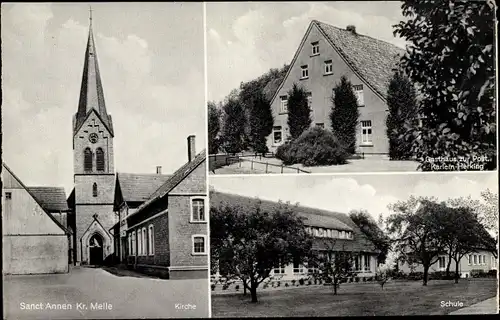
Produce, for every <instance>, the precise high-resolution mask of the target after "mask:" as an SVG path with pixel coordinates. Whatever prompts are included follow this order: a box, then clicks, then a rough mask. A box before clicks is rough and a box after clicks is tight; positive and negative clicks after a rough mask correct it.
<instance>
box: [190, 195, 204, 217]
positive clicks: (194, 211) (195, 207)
mask: <svg viewBox="0 0 500 320" xmlns="http://www.w3.org/2000/svg"><path fill="white" fill-rule="evenodd" d="M191 222H206V220H205V200H204V199H192V200H191Z"/></svg>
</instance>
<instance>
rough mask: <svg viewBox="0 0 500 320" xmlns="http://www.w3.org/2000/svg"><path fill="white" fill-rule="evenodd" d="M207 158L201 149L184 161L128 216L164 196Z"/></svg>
mask: <svg viewBox="0 0 500 320" xmlns="http://www.w3.org/2000/svg"><path fill="white" fill-rule="evenodd" d="M206 158H207V154H206V150H205V149H203V150H202V151H201V152H200V153H198V154H197V155H196V157H195V158H194V159H193V160H191V161H188V162H187V163H185V164H184V165H183V166H182V167H180V168H179V169H177V171H175V172H174V174H172V176H171V177H170V179H168V180H167V181H166V182H165V183H164V184H163V185H162V186H160V187H159V188H158V190H156V191H155V192H154V193H153V194H152V195H151V197H150V198H149V200H148V201H146V202H144V203H143V204H141V205H140V206H139V208H138V209H137V211H136V212H134V213H132V214H130V215H129V216H128V217H131V216H134V215H136V214H138V213H139V212H141V210H143V209H144V208H146V207H147V206H149V205H150V204H151V203H153V202H155V201H157V200H158V199H160V198H162V197H164V196H165V195H166V194H167V193H169V192H170V191H172V189H174V188H175V187H176V186H177V185H178V184H179V183H181V182H182V181H183V180H184V179H185V178H186V177H187V176H188V175H189V174H190V173H191V172H192V171H193V170H194V169H196V168H197V167H198V166H199V165H200V164H202V163H203V161H205V160H206Z"/></svg>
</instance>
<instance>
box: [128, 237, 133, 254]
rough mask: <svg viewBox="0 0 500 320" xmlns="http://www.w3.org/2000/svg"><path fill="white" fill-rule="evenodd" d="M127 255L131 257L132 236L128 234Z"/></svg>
mask: <svg viewBox="0 0 500 320" xmlns="http://www.w3.org/2000/svg"><path fill="white" fill-rule="evenodd" d="M128 255H129V256H131V255H132V235H131V234H130V233H129V234H128Z"/></svg>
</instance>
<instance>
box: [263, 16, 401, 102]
mask: <svg viewBox="0 0 500 320" xmlns="http://www.w3.org/2000/svg"><path fill="white" fill-rule="evenodd" d="M314 25H315V26H317V28H318V29H319V31H320V32H321V34H323V36H324V37H325V39H326V40H327V41H328V42H329V43H330V45H331V46H332V47H333V48H334V49H335V51H336V52H337V53H338V54H339V55H340V56H341V58H342V59H343V60H344V61H345V63H346V64H347V65H348V66H349V67H350V68H351V69H352V70H353V72H355V73H356V74H357V75H358V76H359V77H360V78H361V80H362V81H363V82H365V83H366V84H367V85H368V86H369V87H370V88H371V89H372V90H373V91H374V92H375V93H376V94H378V95H379V96H380V97H381V98H382V99H384V100H386V99H387V90H388V88H389V82H390V80H391V78H392V76H393V74H394V72H393V69H394V68H395V67H396V65H397V63H398V62H399V58H400V57H401V56H402V55H403V54H404V52H405V50H404V49H402V48H399V47H397V46H395V45H393V44H391V43H389V42H385V41H383V40H379V39H375V38H372V37H369V36H365V35H362V34H359V33H355V32H352V31H348V30H346V29H341V28H338V27H335V26H332V25H330V24H327V23H324V22H320V21H317V20H313V21H312V22H311V24H310V25H309V28H308V31H307V32H306V34H305V36H304V39H305V38H306V37H307V35H308V33H309V31H310V30H311V27H312V26H314ZM304 41H305V40H303V41H302V42H304ZM301 47H302V45H301ZM301 47H299V49H298V50H297V52H296V53H295V56H294V58H293V61H292V63H291V66H292V65H293V64H294V62H295V60H296V58H297V56H298V53H299V51H300V49H301ZM290 70H291V68H290V69H289V70H288V73H287V75H286V76H285V78H284V79H283V80H282V81H281V83H280V85H279V86H275V85H273V84H270V87H269V88H267V90H269V91H271V90H274V92H272V99H271V101H273V100H274V99H276V95H277V93H278V91H279V89H280V88H281V87H282V86H283V84H284V82H285V80H286V78H287V77H288V74H289V73H290ZM268 94H269V93H268Z"/></svg>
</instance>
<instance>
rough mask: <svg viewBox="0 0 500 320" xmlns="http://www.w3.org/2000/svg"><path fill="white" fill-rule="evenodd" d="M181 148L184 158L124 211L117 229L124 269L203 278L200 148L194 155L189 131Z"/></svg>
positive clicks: (203, 169) (205, 256) (203, 197)
mask: <svg viewBox="0 0 500 320" xmlns="http://www.w3.org/2000/svg"><path fill="white" fill-rule="evenodd" d="M187 150H188V161H187V162H186V163H185V164H184V165H183V166H181V167H180V168H179V169H177V170H176V171H175V172H174V173H173V174H172V175H170V176H169V177H168V178H167V179H165V180H164V182H163V183H161V184H160V183H159V181H158V180H157V181H155V184H157V185H159V186H158V187H157V189H156V190H153V192H152V193H151V194H150V195H149V197H148V198H147V199H145V200H144V201H143V202H142V203H141V204H140V205H139V206H138V207H137V208H136V209H135V210H133V212H130V211H129V213H128V215H126V216H125V219H126V229H123V228H122V229H121V230H120V231H119V233H120V236H121V237H122V239H126V241H123V247H124V248H126V250H125V256H126V259H125V261H124V262H125V263H126V264H127V265H128V266H129V267H130V268H133V269H135V270H138V271H141V272H144V273H149V274H153V275H157V276H160V277H163V278H169V279H185V278H203V279H206V278H208V248H207V245H208V242H207V234H208V230H207V213H206V212H207V208H206V198H207V189H206V170H207V168H206V151H205V150H203V151H201V152H200V153H198V154H196V148H195V137H194V136H189V137H188V148H187ZM129 178H130V177H129ZM118 179H119V178H118ZM141 179H145V178H144V177H141V178H137V180H141ZM134 183H137V181H135V182H134ZM141 183H142V182H141ZM120 185H121V182H120ZM152 189H153V188H149V189H148V190H152ZM143 196H144V195H143ZM115 233H116V231H115Z"/></svg>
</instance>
